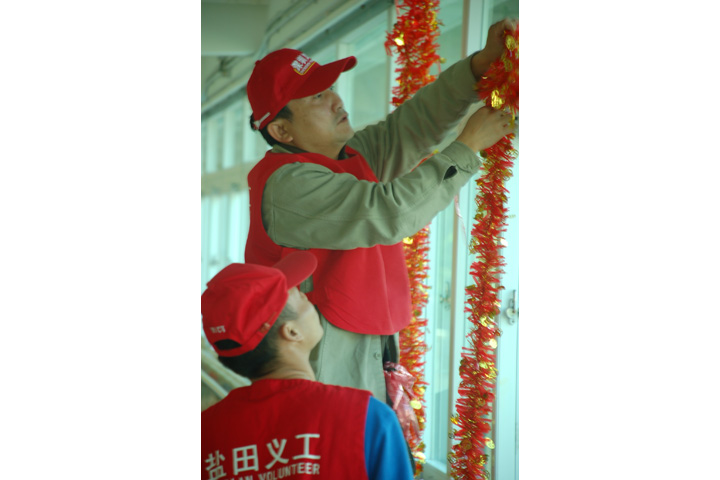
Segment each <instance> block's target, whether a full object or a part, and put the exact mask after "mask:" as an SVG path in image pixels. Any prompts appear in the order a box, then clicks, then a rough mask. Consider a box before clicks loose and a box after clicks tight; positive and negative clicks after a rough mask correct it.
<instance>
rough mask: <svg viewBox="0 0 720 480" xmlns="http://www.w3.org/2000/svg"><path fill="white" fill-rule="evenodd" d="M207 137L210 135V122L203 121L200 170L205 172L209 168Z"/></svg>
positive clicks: (201, 126) (201, 127)
mask: <svg viewBox="0 0 720 480" xmlns="http://www.w3.org/2000/svg"><path fill="white" fill-rule="evenodd" d="M207 137H208V124H207V122H202V123H201V124H200V172H201V174H202V173H205V171H206V170H207V140H208V139H207Z"/></svg>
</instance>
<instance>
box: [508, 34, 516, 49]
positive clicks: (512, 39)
mask: <svg viewBox="0 0 720 480" xmlns="http://www.w3.org/2000/svg"><path fill="white" fill-rule="evenodd" d="M505 46H506V47H507V49H508V50H510V51H512V50H517V48H518V44H517V42H515V37H513V36H512V35H508V36H507V37H505Z"/></svg>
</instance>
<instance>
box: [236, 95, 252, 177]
mask: <svg viewBox="0 0 720 480" xmlns="http://www.w3.org/2000/svg"><path fill="white" fill-rule="evenodd" d="M232 115H233V133H232V134H233V137H234V138H235V141H234V142H233V152H232V164H233V165H240V164H241V163H242V162H243V145H244V140H245V137H244V135H245V132H246V131H247V130H248V129H249V128H250V120H249V119H248V118H245V109H244V108H243V104H242V103H239V104H237V105H235V106H234V107H233V109H232ZM248 133H252V132H248Z"/></svg>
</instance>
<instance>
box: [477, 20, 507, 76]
mask: <svg viewBox="0 0 720 480" xmlns="http://www.w3.org/2000/svg"><path fill="white" fill-rule="evenodd" d="M517 26H518V23H517V20H514V19H510V18H506V19H504V20H501V21H499V22H497V23H495V24H493V25H492V26H491V27H490V28H489V29H488V36H487V42H485V48H483V49H482V50H480V51H479V52H477V53H476V54H475V55H474V56H473V58H472V61H471V62H470V68H471V69H472V72H473V75H475V80H480V79H481V78H482V77H483V75H485V73H486V72H487V70H488V68H489V67H490V65H491V64H492V63H493V62H495V61H496V60H497V59H498V58H500V56H501V55H502V54H503V53H505V51H506V50H505V49H506V44H505V38H506V36H507V35H508V34H512V33H513V32H515V31H516V30H517Z"/></svg>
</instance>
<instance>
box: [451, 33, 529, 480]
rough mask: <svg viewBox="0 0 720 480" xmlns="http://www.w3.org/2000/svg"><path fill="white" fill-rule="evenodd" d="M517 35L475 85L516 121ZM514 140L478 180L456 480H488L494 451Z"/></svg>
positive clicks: (502, 145)
mask: <svg viewBox="0 0 720 480" xmlns="http://www.w3.org/2000/svg"><path fill="white" fill-rule="evenodd" d="M518 35H519V30H518V29H516V30H515V31H514V32H510V31H505V51H504V52H503V54H502V56H501V58H500V59H498V60H497V61H496V62H495V63H493V64H492V65H491V66H490V68H489V69H488V71H487V72H486V74H485V76H484V77H483V78H482V79H481V80H480V81H479V82H478V84H477V87H476V88H477V90H478V96H479V97H480V99H481V100H483V101H484V102H485V104H486V105H490V106H492V107H494V108H497V109H503V110H505V111H508V112H510V113H512V115H513V117H512V118H513V121H514V120H515V116H516V114H517V113H518V101H519V96H518V95H519V93H518V92H519V69H518V49H519V36H518ZM513 138H514V135H513V134H510V135H508V136H506V137H504V138H502V139H501V140H500V141H499V142H498V143H496V144H495V145H493V146H492V147H490V148H488V149H487V150H485V151H484V153H483V157H485V161H484V162H483V174H482V175H481V177H480V178H479V179H478V180H477V186H478V194H477V197H476V203H477V207H478V210H477V214H476V215H475V221H476V223H475V225H474V227H473V229H472V240H471V244H470V252H471V253H474V254H477V257H476V261H475V262H474V263H473V264H472V265H471V267H470V274H471V275H472V277H473V281H474V282H473V284H472V285H470V286H468V287H467V288H466V294H467V296H468V300H467V305H466V308H465V311H466V312H469V313H470V318H469V320H470V323H471V324H472V326H473V328H472V331H471V332H470V333H469V334H468V339H469V343H470V347H469V348H468V347H463V352H462V359H461V361H460V378H461V381H460V387H459V388H458V394H459V398H458V400H457V403H456V411H457V413H456V414H455V415H454V416H453V417H452V419H451V420H452V422H453V423H454V424H455V425H457V428H456V429H455V431H454V438H455V440H456V442H455V444H454V445H453V447H452V452H451V454H450V455H449V459H450V465H451V471H452V478H454V479H456V480H470V479H473V480H475V479H480V478H483V479H489V478H490V476H489V473H488V470H487V467H486V465H487V460H488V456H487V454H486V453H485V451H486V450H485V449H486V448H489V449H493V448H495V445H494V443H493V441H492V438H491V430H492V426H491V422H492V421H493V419H492V411H493V404H494V403H495V380H496V377H497V368H496V359H497V354H496V348H497V340H496V337H499V336H500V329H499V328H498V325H497V323H496V322H495V318H496V316H497V315H498V314H499V313H500V299H499V292H500V290H501V289H502V285H501V284H500V275H501V274H502V273H504V272H503V267H504V266H505V262H504V259H503V257H502V255H501V254H500V250H501V248H502V244H501V237H502V234H503V232H505V231H506V227H507V223H506V219H507V208H506V207H505V204H506V202H507V193H508V191H507V189H505V186H504V185H505V181H506V180H507V179H508V178H510V177H511V176H512V172H511V169H512V167H513V159H514V158H516V156H517V151H516V150H514V149H513V147H512V139H513Z"/></svg>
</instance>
